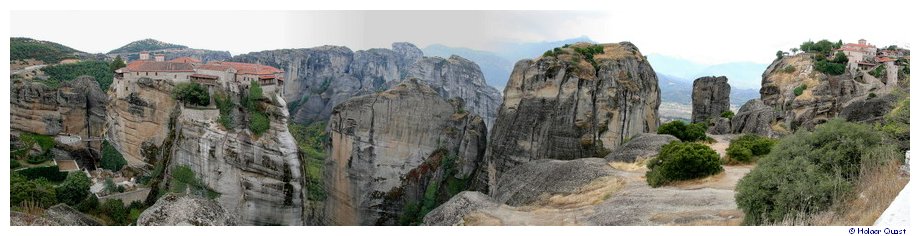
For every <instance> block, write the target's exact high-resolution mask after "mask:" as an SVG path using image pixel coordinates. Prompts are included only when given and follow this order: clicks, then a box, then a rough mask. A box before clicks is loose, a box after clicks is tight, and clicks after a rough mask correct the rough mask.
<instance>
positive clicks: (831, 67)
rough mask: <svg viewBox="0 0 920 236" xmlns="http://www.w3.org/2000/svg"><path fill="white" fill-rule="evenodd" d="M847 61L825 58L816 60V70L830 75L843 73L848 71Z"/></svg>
mask: <svg viewBox="0 0 920 236" xmlns="http://www.w3.org/2000/svg"><path fill="white" fill-rule="evenodd" d="M846 69H847V65H846V63H834V62H830V61H827V60H824V59H819V60H817V61H815V70H818V71H820V72H822V73H825V74H829V75H842V74H843V73H844V72H846Z"/></svg>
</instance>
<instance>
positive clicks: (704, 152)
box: [645, 141, 722, 187]
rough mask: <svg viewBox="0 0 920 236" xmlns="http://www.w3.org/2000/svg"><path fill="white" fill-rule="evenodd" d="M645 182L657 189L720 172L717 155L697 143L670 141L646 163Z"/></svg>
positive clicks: (720, 166)
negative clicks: (675, 182)
mask: <svg viewBox="0 0 920 236" xmlns="http://www.w3.org/2000/svg"><path fill="white" fill-rule="evenodd" d="M648 169H649V171H648V172H646V173H645V177H646V181H647V182H648V184H649V185H650V186H652V187H659V186H662V185H665V184H667V183H669V182H671V181H677V180H688V179H696V178H700V177H705V176H710V175H714V174H718V173H720V172H722V165H720V164H719V154H718V153H716V152H715V151H713V150H712V149H710V148H709V147H708V146H706V145H703V144H699V143H689V142H679V141H672V142H671V143H668V144H667V145H664V146H662V147H661V152H659V153H658V157H657V158H655V159H652V160H651V161H649V163H648Z"/></svg>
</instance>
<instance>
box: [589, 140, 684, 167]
mask: <svg viewBox="0 0 920 236" xmlns="http://www.w3.org/2000/svg"><path fill="white" fill-rule="evenodd" d="M678 140H679V139H677V138H675V137H674V136H671V135H667V134H650V133H641V134H638V135H636V136H633V137H632V138H630V139H629V141H627V142H626V143H624V144H623V145H620V146H619V147H616V148H614V149H613V150H611V151H610V154H609V155H607V156H606V157H604V159H607V161H618V162H626V163H632V162H636V161H641V160H645V159H648V158H650V157H652V156H655V155H658V151H660V150H661V146H664V145H665V144H668V143H670V142H671V141H678Z"/></svg>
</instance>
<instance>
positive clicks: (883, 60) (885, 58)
mask: <svg viewBox="0 0 920 236" xmlns="http://www.w3.org/2000/svg"><path fill="white" fill-rule="evenodd" d="M875 61H877V62H889V61H896V60H895V59H892V58H889V57H879V58H875Z"/></svg>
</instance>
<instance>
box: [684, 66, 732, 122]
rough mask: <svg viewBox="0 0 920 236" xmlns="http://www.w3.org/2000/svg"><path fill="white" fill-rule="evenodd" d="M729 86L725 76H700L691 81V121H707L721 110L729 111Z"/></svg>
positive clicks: (716, 116)
mask: <svg viewBox="0 0 920 236" xmlns="http://www.w3.org/2000/svg"><path fill="white" fill-rule="evenodd" d="M730 95H731V86H729V85H728V78H726V77H725V76H719V77H714V76H707V77H700V78H698V79H696V80H694V81H693V95H692V99H693V114H692V115H691V122H693V123H708V122H709V121H710V119H716V118H718V117H719V116H720V115H721V114H722V112H726V111H730V106H731V102H730V101H729V99H730V97H729V96H730Z"/></svg>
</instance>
